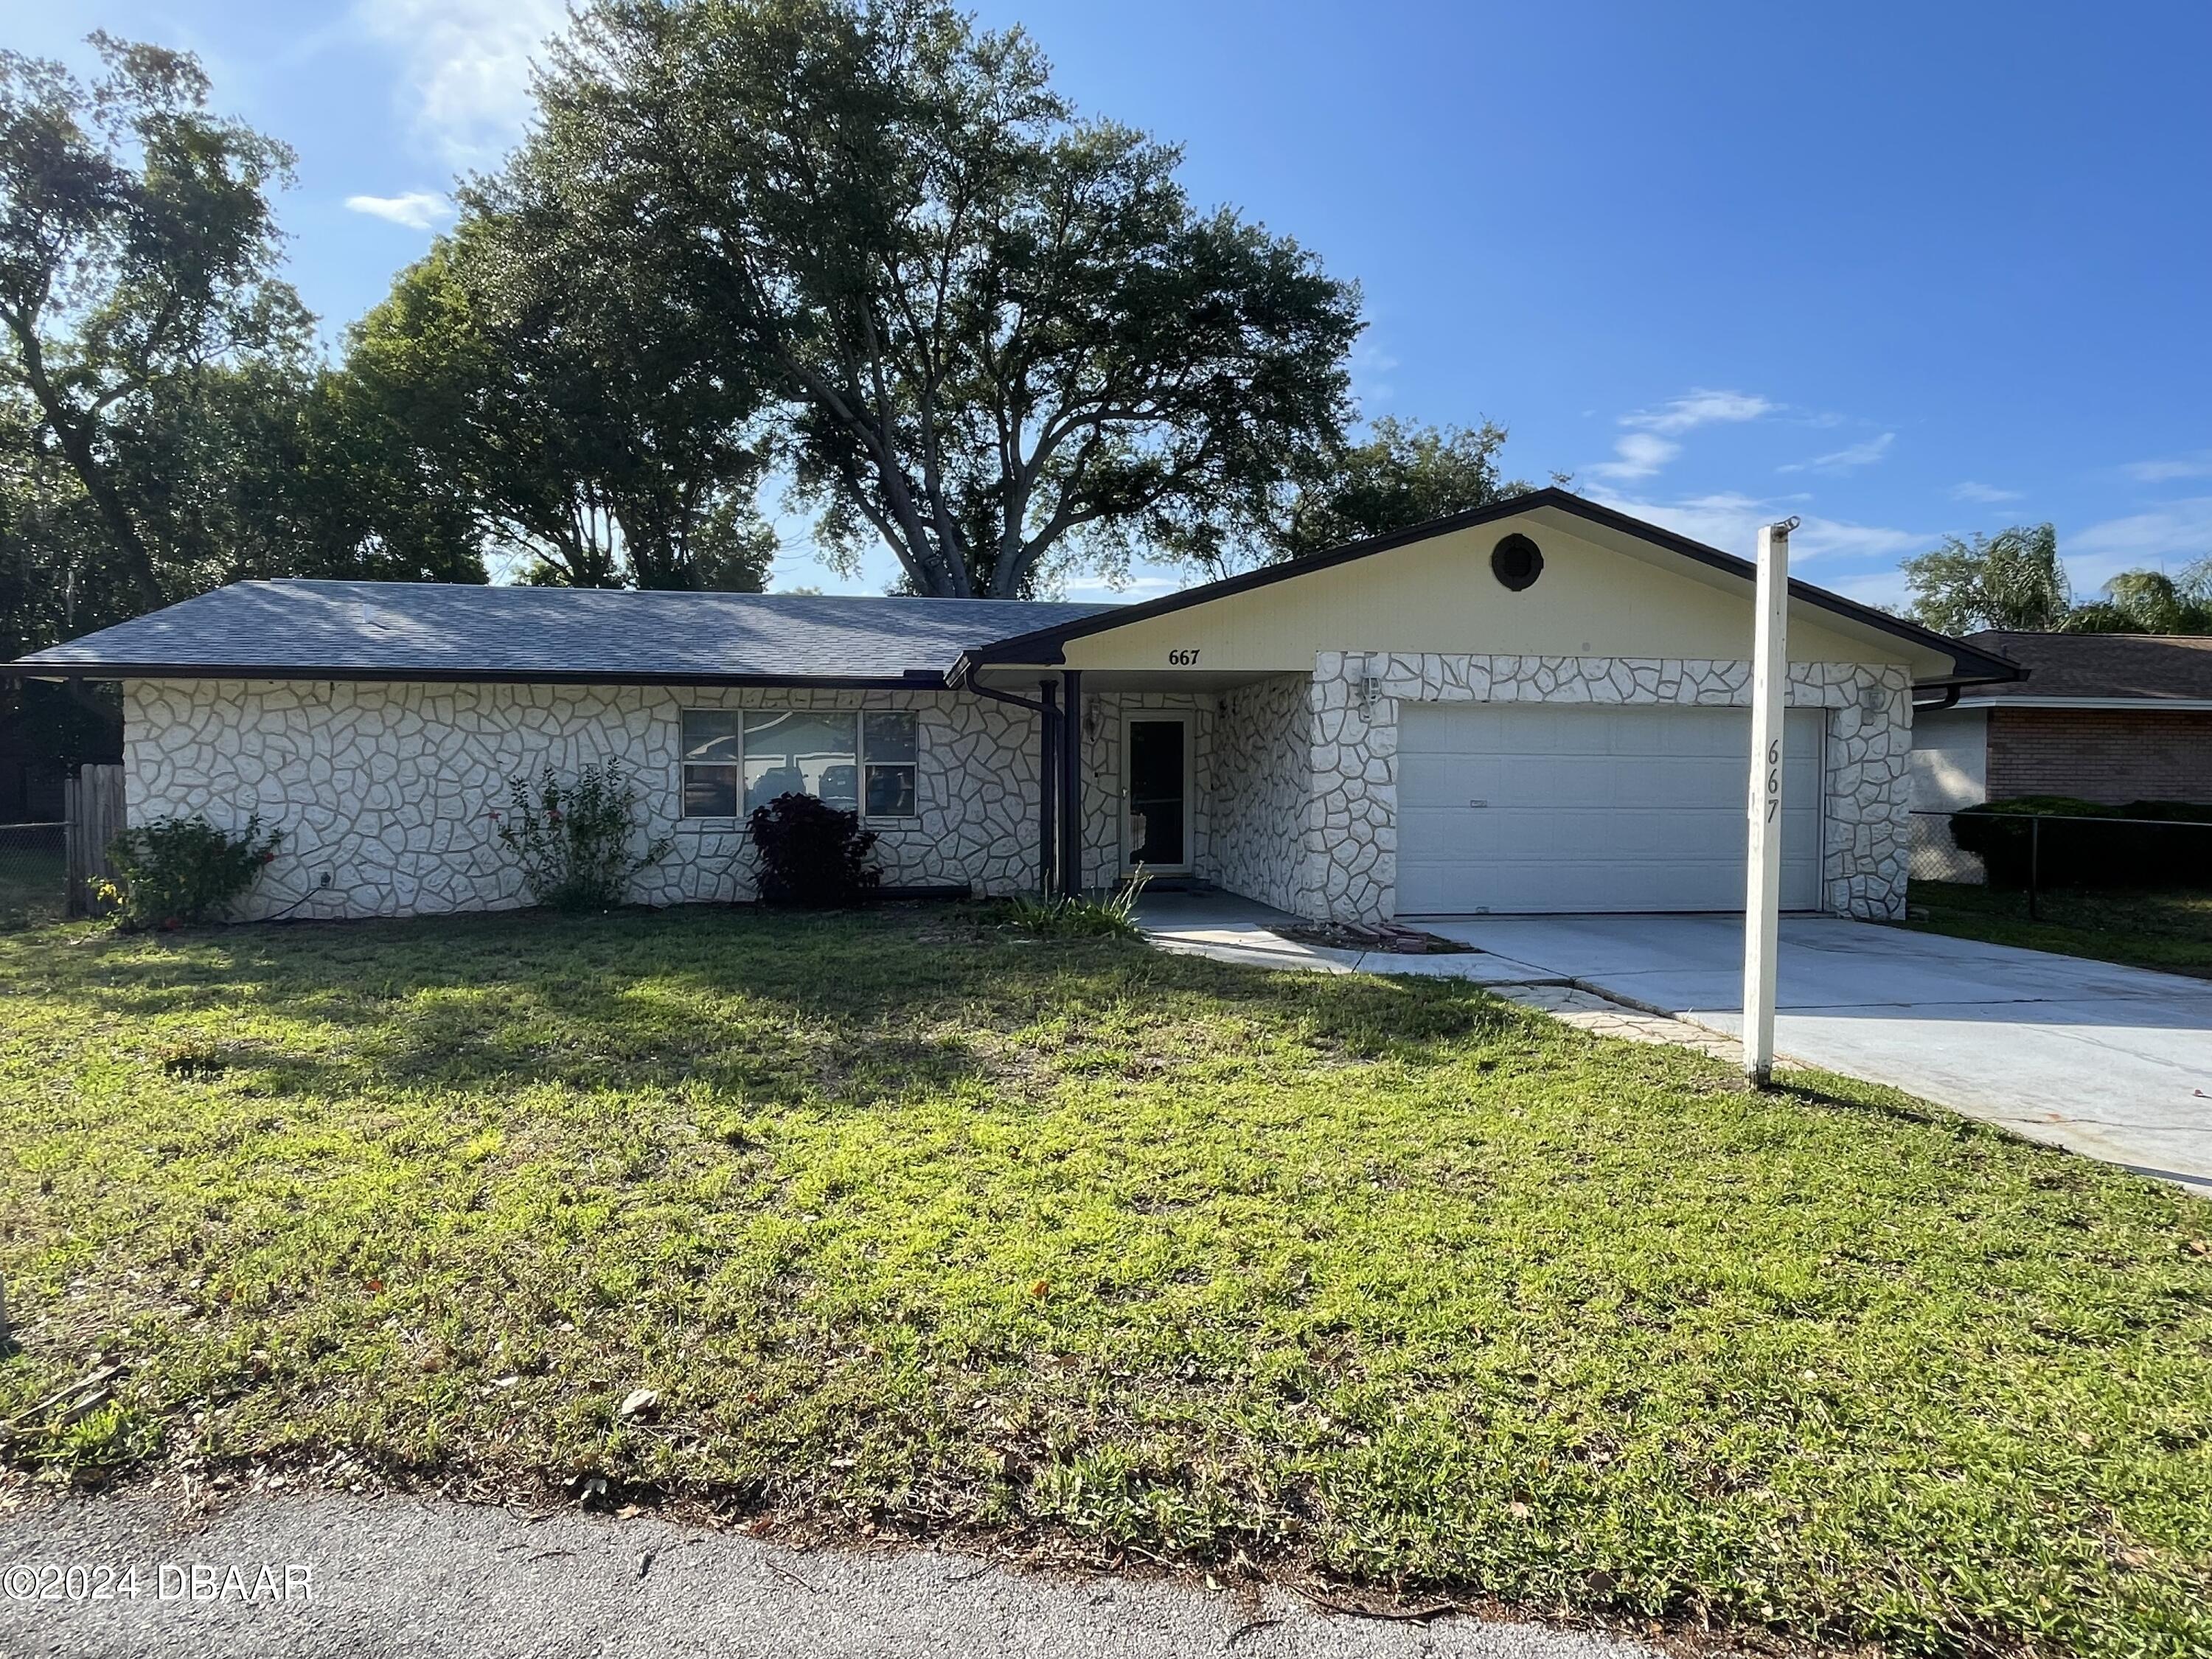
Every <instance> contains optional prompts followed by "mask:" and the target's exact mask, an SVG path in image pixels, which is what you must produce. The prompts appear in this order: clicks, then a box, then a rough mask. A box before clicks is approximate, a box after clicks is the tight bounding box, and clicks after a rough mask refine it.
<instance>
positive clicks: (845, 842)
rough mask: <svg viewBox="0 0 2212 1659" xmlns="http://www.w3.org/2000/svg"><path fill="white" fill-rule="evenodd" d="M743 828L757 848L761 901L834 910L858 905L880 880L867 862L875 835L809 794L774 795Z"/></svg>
mask: <svg viewBox="0 0 2212 1659" xmlns="http://www.w3.org/2000/svg"><path fill="white" fill-rule="evenodd" d="M745 827H746V829H748V830H750V832H751V835H752V838H753V845H754V846H755V847H757V848H759V849H760V896H761V899H762V901H763V902H764V903H769V904H793V905H797V906H799V908H802V909H808V910H834V909H836V908H839V907H841V906H843V905H848V904H858V903H859V902H860V901H861V900H862V899H863V898H865V897H866V896H867V895H868V894H869V893H871V892H872V891H873V890H875V887H876V885H877V884H878V883H879V882H880V881H881V880H882V879H883V874H882V872H880V871H878V870H876V869H873V868H872V867H871V866H870V865H869V863H868V854H869V852H870V851H871V849H872V848H874V846H875V844H876V832H875V831H874V830H872V829H861V828H860V815H859V814H858V813H855V812H848V811H842V809H840V808H838V807H835V806H831V805H829V804H828V803H827V802H825V801H821V800H817V799H815V798H814V797H813V796H812V795H778V796H777V797H776V798H775V799H774V800H772V801H770V802H769V804H768V805H765V806H757V807H755V808H754V809H753V815H752V817H750V818H749V819H747V820H746V822H745Z"/></svg>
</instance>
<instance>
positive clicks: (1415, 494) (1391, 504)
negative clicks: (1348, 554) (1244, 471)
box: [1267, 415, 1531, 558]
mask: <svg viewBox="0 0 2212 1659" xmlns="http://www.w3.org/2000/svg"><path fill="white" fill-rule="evenodd" d="M1504 443H1505V428H1504V427H1502V426H1499V425H1498V424H1497V423H1496V422H1492V421H1485V422H1483V423H1482V424H1481V425H1480V426H1478V427H1457V426H1448V427H1433V426H1423V425H1420V424H1419V423H1416V422H1405V421H1400V420H1398V419H1396V418H1395V416H1387V415H1386V416H1383V417H1381V418H1380V419H1378V420H1376V421H1375V422H1372V423H1371V424H1370V426H1369V428H1368V433H1367V436H1366V437H1365V438H1364V439H1361V440H1359V441H1357V442H1347V443H1346V444H1345V445H1344V446H1343V447H1341V448H1340V449H1338V450H1335V451H1333V452H1330V453H1326V454H1324V455H1322V456H1321V457H1319V458H1318V460H1319V465H1317V466H1316V469H1315V471H1314V475H1313V476H1312V477H1310V478H1307V479H1305V480H1304V481H1303V482H1302V483H1300V485H1299V486H1298V487H1297V489H1294V490H1293V491H1292V492H1291V495H1290V496H1289V499H1288V501H1286V503H1285V506H1284V507H1283V509H1282V510H1281V511H1280V512H1279V513H1278V514H1277V515H1276V516H1275V518H1274V519H1273V522H1272V523H1271V524H1270V526H1268V532H1267V544H1268V549H1269V550H1270V551H1271V552H1272V553H1273V555H1274V556H1278V557H1283V558H1297V557H1300V556H1304V555H1305V554H1309V553H1321V552H1326V551H1327V550H1328V549H1330V548H1332V547H1341V546H1343V545H1344V544H1346V543H1347V542H1356V541H1363V540H1364V539H1366V538H1368V537H1370V536H1383V535H1388V534H1389V532H1392V531H1394V530H1406V529H1410V528H1411V527H1412V526H1414V525H1417V524H1425V523H1427V522H1428V521H1429V520H1431V519H1441V518H1444V517H1446V516H1447V515H1449V514H1450V513H1463V512H1465V511H1467V510H1468V508H1469V507H1487V506H1488V505H1489V504H1490V503H1491V502H1492V501H1498V500H1501V499H1503V498H1504V497H1506V496H1509V495H1522V494H1525V493H1526V492H1527V491H1528V489H1530V487H1531V486H1530V485H1528V483H1523V482H1521V481H1519V480H1517V479H1516V480H1513V481H1510V482H1509V481H1507V480H1504V479H1502V478H1500V477H1499V476H1498V451H1499V450H1500V449H1501V448H1502V447H1504Z"/></svg>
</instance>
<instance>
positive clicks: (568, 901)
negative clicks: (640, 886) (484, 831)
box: [491, 761, 675, 910]
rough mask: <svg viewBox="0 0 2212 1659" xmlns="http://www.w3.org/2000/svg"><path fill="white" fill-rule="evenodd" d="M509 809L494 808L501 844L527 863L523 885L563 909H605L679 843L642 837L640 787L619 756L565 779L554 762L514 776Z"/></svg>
mask: <svg viewBox="0 0 2212 1659" xmlns="http://www.w3.org/2000/svg"><path fill="white" fill-rule="evenodd" d="M507 798H508V805H507V811H506V812H505V813H504V814H501V813H499V812H494V813H493V814H492V815H491V817H492V821H493V823H495V824H497V825H498V826H499V829H498V834H499V839H500V844H501V846H503V847H505V848H507V851H509V852H510V853H513V854H514V856H515V858H516V859H517V860H519V861H520V863H521V866H522V882H523V885H525V886H526V887H527V888H529V890H530V895H531V896H532V898H534V899H536V900H537V901H538V902H539V903H540V904H550V905H551V906H552V907H553V908H555V909H556V910H606V909H611V908H613V907H614V906H616V905H617V904H620V903H621V902H623V900H624V899H626V898H628V897H629V884H630V880H631V878H633V877H634V876H635V875H636V874H637V872H639V871H641V870H642V869H645V868H646V867H647V866H650V865H654V864H658V863H659V862H660V860H663V859H665V858H666V857H667V856H668V849H669V848H671V847H672V846H674V845H675V843H674V842H672V841H670V840H668V839H666V838H665V837H664V838H663V839H661V840H659V841H656V842H653V843H651V844H650V845H649V846H647V848H646V849H645V851H644V852H643V853H641V854H640V853H633V852H632V851H631V850H630V848H632V846H634V845H635V842H636V841H637V837H638V833H639V828H638V823H637V800H638V792H637V789H636V787H635V785H633V784H632V783H631V782H630V781H629V778H627V777H626V776H624V775H623V770H622V769H621V768H620V767H618V766H617V765H616V764H615V763H613V762H612V761H609V762H607V763H605V764H598V763H594V764H592V765H587V766H586V767H584V768H583V769H581V770H580V771H579V772H578V773H577V774H576V775H575V777H574V779H573V780H571V781H568V782H566V783H563V782H562V781H561V779H560V777H559V775H557V774H556V773H555V771H554V770H553V769H552V768H551V767H550V766H549V767H547V768H546V769H544V771H543V772H542V773H540V774H539V775H538V788H537V792H536V793H535V795H534V796H533V794H532V790H531V787H530V781H529V779H527V778H510V779H509V780H507Z"/></svg>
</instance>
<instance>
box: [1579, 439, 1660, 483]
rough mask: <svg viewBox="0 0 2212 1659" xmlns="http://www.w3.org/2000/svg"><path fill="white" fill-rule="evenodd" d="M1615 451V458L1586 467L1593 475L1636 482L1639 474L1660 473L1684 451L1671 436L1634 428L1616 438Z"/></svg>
mask: <svg viewBox="0 0 2212 1659" xmlns="http://www.w3.org/2000/svg"><path fill="white" fill-rule="evenodd" d="M1680 453H1682V446H1681V445H1680V444H1678V443H1675V442H1674V441H1672V440H1671V439H1667V438H1660V437H1655V436H1654V435H1652V434H1650V433H1649V432H1632V433H1630V434H1629V435H1627V436H1626V437H1625V438H1621V439H1618V440H1616V441H1614V443H1613V455H1614V457H1615V459H1613V460H1610V461H1593V462H1592V463H1591V464H1590V465H1589V466H1587V467H1585V468H1583V471H1586V472H1588V473H1589V474H1590V475H1591V476H1592V477H1599V478H1609V479H1611V480H1612V481H1613V483H1635V482H1636V481H1637V480H1638V478H1649V477H1652V476H1653V475H1654V474H1656V472H1657V471H1659V469H1660V468H1662V467H1663V466H1664V465H1667V463H1668V462H1669V461H1671V460H1673V459H1674V458H1675V457H1676V456H1677V455H1679V454H1680Z"/></svg>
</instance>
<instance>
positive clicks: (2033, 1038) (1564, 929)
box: [1422, 916, 2212, 1194]
mask: <svg viewBox="0 0 2212 1659" xmlns="http://www.w3.org/2000/svg"><path fill="white" fill-rule="evenodd" d="M1422 925H1423V926H1425V927H1429V928H1430V929H1431V930H1432V931H1434V932H1437V933H1443V934H1445V935H1447V936H1449V937H1450V938H1454V939H1465V940H1467V941H1468V943H1470V944H1473V945H1479V946H1480V947H1481V948H1482V949H1483V950H1485V951H1493V952H1497V953H1498V954H1500V955H1502V956H1505V957H1511V958H1513V959H1515V960H1516V961H1519V962H1524V963H1529V964H1532V965H1533V966H1534V967H1535V968H1537V969H1540V970H1541V974H1542V975H1544V976H1547V977H1551V978H1555V979H1563V980H1566V981H1571V982H1573V983H1575V984H1577V985H1579V986H1582V987H1586V988H1588V989H1589V990H1593V991H1595V992H1597V993H1599V994H1602V995H1605V996H1607V997H1611V998H1613V999H1615V1000H1620V1001H1624V1002H1628V1003H1632V1004H1634V1005H1636V1006H1640V1007H1644V1008H1649V1009H1650V1010H1652V1011H1654V1012H1657V1013H1662V1014H1667V1015H1672V1016H1674V1017H1675V1018H1681V1019H1686V1020H1689V1021H1692V1022H1693V1023H1695V1024H1699V1025H1702V1026H1705V1027H1708V1028H1710V1029H1711V1030H1717V1031H1723V1032H1726V1033H1728V1034H1729V1035H1730V1036H1741V1034H1742V1030H1743V1015H1742V1008H1743V997H1742V971H1743V970H1742V965H1741V964H1742V951H1743V933H1742V928H1743V923H1742V921H1741V918H1739V917H1735V916H1492V917H1480V918H1473V919H1464V918H1463V919H1461V920H1458V921H1430V922H1425V923H1424V924H1422ZM1778 971H1779V990H1778V1014H1777V1016H1776V1019H1775V1038H1774V1040H1775V1047H1776V1048H1778V1049H1780V1050H1781V1051H1782V1052H1783V1053H1784V1054H1790V1055H1793V1056H1795V1057H1796V1058H1797V1059H1798V1060H1803V1061H1804V1062H1806V1063H1807V1064H1808V1065H1813V1066H1822V1067H1825V1068H1826V1069H1827V1070H1830V1071H1834V1072H1840V1073H1844V1075H1846V1076H1848V1077H1858V1078H1865V1079H1869V1080H1870V1081H1872V1082H1876V1083H1887V1084H1889V1085H1892V1086H1893V1087H1896V1088H1899V1089H1903V1090H1905V1091H1908V1092H1910V1093H1912V1094H1915V1095H1918V1096H1919V1097H1921V1098H1923V1099H1924V1100H1932V1101H1936V1102H1938V1103H1941V1104H1942V1105H1946V1106H1948V1107H1951V1108H1952V1109H1954V1110H1956V1111H1960V1112H1964V1113H1966V1115H1968V1116H1971V1117H1978V1118H1983V1119H1985V1120H1987V1121H1990V1122H1992V1123H1998V1124H2002V1125H2003V1126H2004V1127H2006V1128H2008V1129H2010V1130H2012V1131H2014V1132H2015V1133H2018V1134H2021V1135H2025V1136H2027V1138H2028V1139H2033V1140H2040V1141H2044V1142H2046V1143H2048V1144H2050V1145H2051V1146H2064V1147H2067V1148H2069V1150H2071V1151H2074V1152H2080V1153H2082V1154H2084V1155H2085V1156H2087V1157H2090V1158H2101V1159H2103V1160H2104V1161H2105V1162H2106V1163H2108V1164H2120V1165H2122V1166H2123V1167H2124V1168H2127V1169H2130V1170H2136V1172H2137V1173H2139V1174H2142V1175H2148V1176H2156V1177H2158V1178H2160V1179H2163V1180H2168V1181H2173V1182H2179V1183H2181V1184H2183V1185H2185V1186H2188V1187H2190V1188H2191V1189H2192V1190H2196V1191H2199V1192H2203V1193H2205V1194H2212V982H2208V981H2203V980H2195V979H2185V978H2182V977H2179V976H2178V975H2172V974H2157V973H2152V972H2149V971H2148V970H2147V969H2140V968H2123V967H2118V966H2116V965H2114V964H2112V963H2102V962H2090V961H2087V960H2085V959H2084V958H2081V957H2061V956H2052V955H2050V954H2048V953H2046V952H2044V951H2022V950H2018V949H2015V948H2014V947H2013V946H2010V945H1984V944H1981V943H1978V942H1977V941H1975V940H1972V939H1947V938H1945V937H1943V936H1942V935H1941V934H1936V933H1913V932H1910V931H1908V930H1906V929H1905V928H1901V927H1878V926H1875V925H1872V924H1869V923H1866V922H1857V921H1839V920H1837V919H1835V918H1833V917H1826V916H1803V917H1793V918H1789V919H1786V920H1784V922H1783V924H1782V954H1781V957H1780V963H1779V970H1778Z"/></svg>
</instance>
